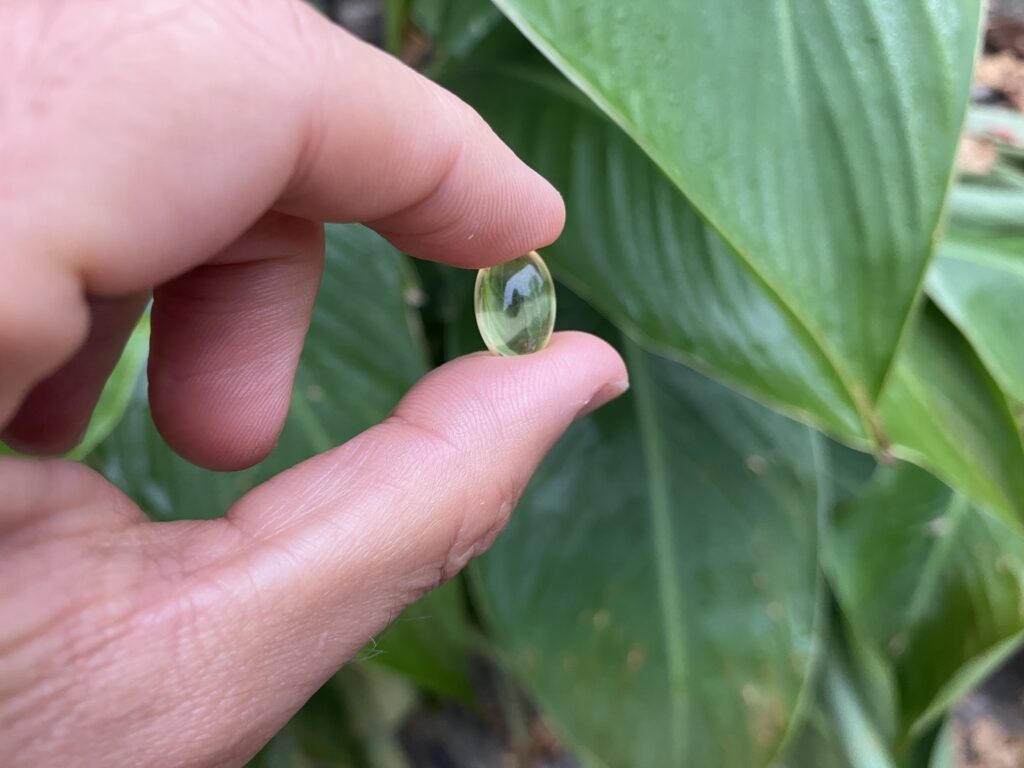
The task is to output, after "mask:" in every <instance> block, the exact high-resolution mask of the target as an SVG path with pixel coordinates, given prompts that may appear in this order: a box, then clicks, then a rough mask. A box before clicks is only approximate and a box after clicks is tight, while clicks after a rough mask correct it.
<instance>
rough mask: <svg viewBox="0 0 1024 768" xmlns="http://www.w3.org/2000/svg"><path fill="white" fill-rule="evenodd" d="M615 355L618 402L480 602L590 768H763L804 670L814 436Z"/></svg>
mask: <svg viewBox="0 0 1024 768" xmlns="http://www.w3.org/2000/svg"><path fill="white" fill-rule="evenodd" d="M569 299H571V297H568V296H566V295H565V293H564V292H563V295H562V297H561V298H560V302H561V306H562V307H565V308H569V306H570V304H571V303H572V302H571V301H569ZM569 314H570V315H571V314H572V313H571V312H570V313H569ZM563 323H564V318H563ZM626 348H627V356H628V362H629V365H630V371H631V375H632V390H631V391H630V393H629V394H627V395H626V396H624V397H623V398H621V399H619V400H618V401H616V402H615V403H613V404H611V405H610V406H607V407H605V408H603V409H601V410H600V411H598V412H597V413H596V414H594V416H593V417H590V418H587V419H585V420H584V421H582V422H579V423H577V424H576V425H575V426H573V427H572V429H570V431H569V433H568V434H567V436H566V437H565V438H564V439H563V440H562V441H561V442H560V443H559V444H558V445H557V446H556V447H555V448H554V450H553V451H552V452H551V454H550V455H549V456H548V458H547V460H546V461H545V462H544V463H543V465H542V466H541V468H540V469H539V471H538V473H537V475H536V476H535V477H534V479H533V481H532V482H531V484H530V486H529V487H528V488H527V490H526V492H525V494H524V496H523V498H522V500H521V501H520V503H519V505H518V507H517V510H516V514H515V515H514V516H513V519H512V522H511V524H510V526H509V528H508V530H507V531H506V532H505V533H504V534H503V535H502V537H500V538H499V540H498V542H497V543H496V544H495V546H494V548H493V549H492V550H491V552H489V553H488V554H487V555H485V556H484V557H483V558H482V559H481V560H480V561H479V562H478V564H477V566H476V567H475V569H474V571H473V575H474V577H475V578H474V583H475V586H476V588H477V589H476V594H477V596H478V597H479V601H480V603H481V605H482V606H483V609H484V615H485V617H486V618H487V619H488V624H489V625H490V626H491V628H492V629H493V631H494V634H495V636H496V638H497V639H498V641H499V642H500V643H501V645H502V646H503V647H504V648H505V649H506V651H507V652H508V655H509V658H510V659H511V663H512V664H513V666H514V668H515V669H516V671H517V672H518V673H519V674H520V675H521V676H522V678H523V679H524V680H525V682H526V683H527V686H528V688H529V690H530V691H531V693H532V694H533V695H534V696H535V697H536V698H537V700H538V701H539V703H540V705H541V708H542V710H543V711H544V712H545V714H546V715H547V717H549V718H550V719H551V720H552V721H553V722H554V723H555V724H556V726H557V727H558V729H559V730H560V732H561V734H562V735H563V737H564V738H566V739H567V740H568V741H569V743H570V745H571V747H572V748H573V749H574V750H575V751H576V752H577V753H578V754H581V755H583V756H585V757H587V758H588V759H589V760H590V761H591V762H592V763H594V764H597V765H629V766H648V765H649V766H664V765H708V766H712V765H713V766H720V767H722V768H728V766H742V768H751V767H752V766H757V765H767V764H768V763H769V762H770V761H771V759H772V757H773V756H774V755H775V754H776V752H777V751H778V749H779V747H780V744H781V743H782V742H783V740H784V739H785V737H786V734H787V732H788V731H789V729H790V728H791V727H792V725H793V723H794V721H795V720H796V718H797V717H798V711H799V709H800V707H801V702H802V701H803V699H804V697H805V695H806V689H807V687H808V680H809V677H810V675H811V673H812V669H813V667H814V665H815V662H816V658H817V655H818V647H819V636H820V634H821V631H822V621H823V616H822V610H821V609H822V590H821V580H820V577H819V572H818V568H817V559H816V558H817V537H818V526H819V518H820V515H821V513H822V512H823V510H824V509H825V506H826V505H827V504H828V502H829V499H828V492H827V489H824V488H823V478H824V477H825V473H826V472H827V468H826V467H825V466H824V464H825V461H826V458H825V453H824V450H823V445H822V440H821V438H820V437H819V436H818V435H816V434H815V433H813V432H812V431H811V430H809V429H807V428H806V427H803V426H801V425H799V424H796V423H795V422H792V421H789V420H787V419H785V418H784V417H781V416H778V415H776V414H773V413H771V412H770V411H767V410H766V409H764V408H763V407H761V406H759V405H757V404H755V403H753V402H752V401H750V400H748V399H746V398H744V397H742V396H740V395H737V394H734V393H733V392H731V391H730V390H728V389H725V388H724V387H722V386H720V385H718V384H715V383H713V382H711V381H709V380H708V379H705V378H704V377H702V376H700V375H699V374H696V373H694V372H692V371H690V370H688V369H686V368H685V367H683V366H681V365H678V364H676V363H672V362H670V361H667V360H664V359H661V358H658V357H655V356H653V355H650V354H648V353H646V352H643V351H642V350H640V349H639V348H637V347H636V346H634V345H632V344H628V343H627V345H626ZM524 564H529V565H528V567H524Z"/></svg>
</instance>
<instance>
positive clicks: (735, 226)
mask: <svg viewBox="0 0 1024 768" xmlns="http://www.w3.org/2000/svg"><path fill="white" fill-rule="evenodd" d="M494 1H495V4H496V5H497V6H498V7H499V8H501V9H502V10H503V11H504V12H505V13H506V15H507V16H508V17H509V18H510V19H511V20H512V21H513V23H515V24H516V25H517V26H518V27H519V28H520V29H521V30H522V31H523V32H524V33H525V34H526V36H527V37H529V38H530V39H531V40H532V41H533V42H534V43H535V44H536V45H537V47H538V48H540V49H541V50H542V51H543V52H544V53H545V54H546V55H547V56H548V57H549V58H550V59H551V60H552V61H553V62H554V63H555V64H556V65H557V66H558V67H559V68H560V69H561V70H562V71H563V72H564V73H565V74H566V75H567V76H568V77H569V79H570V80H572V81H573V82H574V83H575V84H576V85H577V86H579V88H580V89H581V90H582V91H583V92H584V93H586V94H587V95H588V96H589V97H590V98H591V99H592V100H593V101H594V102H595V103H596V104H598V105H599V106H600V107H601V109H602V110H603V111H604V112H605V113H607V114H608V115H609V116H610V117H611V118H612V119H613V120H614V121H615V122H616V123H617V124H619V125H620V126H621V127H622V128H623V129H624V130H625V131H626V133H627V134H629V136H630V137H631V138H632V139H633V140H635V141H636V143H637V144H638V145H639V146H640V147H642V148H643V150H644V151H645V152H646V153H647V155H649V156H650V157H651V158H652V159H653V160H654V162H655V163H657V165H658V166H660V168H661V169H663V171H664V173H665V175H666V176H667V177H668V178H669V179H670V180H671V181H672V182H673V183H674V184H675V185H676V186H677V187H678V188H679V189H680V190H681V191H682V192H683V193H684V194H685V195H686V197H687V198H688V199H689V200H690V201H691V202H692V204H693V205H694V207H695V208H696V209H697V210H698V211H699V212H700V214H701V216H702V217H703V218H705V219H707V221H708V222H710V224H711V225H712V227H713V228H714V229H715V230H716V231H717V232H718V233H719V235H720V236H721V238H720V239H718V238H715V239H714V241H713V242H711V243H709V244H707V245H704V246H701V245H700V244H699V239H698V238H697V236H696V235H693V234H691V235H690V236H689V237H687V233H688V231H690V230H694V229H695V228H696V222H695V221H688V220H687V219H686V218H685V217H679V216H678V215H676V216H670V215H668V214H669V211H671V210H673V208H674V206H675V204H674V203H668V204H662V205H661V206H660V208H659V209H657V213H656V214H655V215H653V216H650V217H647V216H643V217H641V220H639V221H638V220H637V216H636V214H637V210H642V208H640V207H639V206H633V205H631V202H632V200H631V197H630V196H629V195H628V194H627V193H626V192H625V190H624V189H623V187H624V186H625V185H624V184H623V182H628V177H627V175H626V174H628V173H630V169H629V168H627V167H626V166H624V165H623V164H622V163H618V164H616V163H615V159H616V154H615V151H614V148H612V149H611V150H610V151H609V152H608V154H607V155H606V158H607V161H606V162H602V163H599V164H598V165H597V166H596V167H595V169H594V170H593V171H592V172H591V173H589V174H587V173H586V172H585V171H583V170H581V169H580V167H579V166H580V165H582V164H581V163H577V164H576V165H577V167H576V171H577V173H578V174H580V179H583V178H584V177H585V176H589V181H590V182H591V183H592V184H594V188H593V189H592V190H591V192H590V194H591V196H592V197H600V196H602V195H604V196H609V197H611V196H615V195H619V196H620V200H619V204H618V205H612V206H611V207H608V206H605V205H597V206H595V207H594V210H593V212H592V214H591V216H592V217H594V216H606V217H608V218H609V219H612V220H614V224H613V226H618V227H620V228H622V229H623V230H624V233H625V234H627V235H636V236H638V237H639V238H640V242H638V243H636V244H635V245H634V246H633V247H629V248H625V249H621V248H620V249H617V250H616V251H614V252H613V253H614V256H613V258H612V259H610V261H609V265H608V266H611V267H614V268H613V269H612V268H604V269H600V268H599V269H595V270H593V271H592V272H591V273H590V274H588V275H585V276H577V277H578V278H579V279H578V280H576V281H575V282H574V283H573V284H574V285H579V286H581V288H582V289H583V290H584V292H585V293H586V294H587V295H588V296H590V297H592V298H593V299H594V300H595V301H596V302H597V303H598V304H599V306H602V308H603V307H604V306H606V305H608V304H610V303H611V299H609V296H610V295H611V294H615V293H621V292H625V293H626V294H627V295H626V296H625V297H622V299H621V300H622V301H623V302H625V303H629V304H632V305H637V306H636V308H635V312H634V313H633V314H634V315H640V314H642V313H650V314H652V315H654V318H652V322H649V323H648V324H646V325H645V326H642V327H644V328H645V330H646V331H647V333H648V335H649V336H650V337H651V338H653V339H654V340H656V341H661V342H663V343H667V344H671V345H672V346H674V347H677V348H680V349H684V350H685V348H686V345H685V344H683V345H680V344H679V343H678V342H679V339H680V337H686V336H687V335H690V334H691V333H692V331H691V329H690V328H689V327H688V326H687V325H686V324H684V323H680V322H679V320H678V318H679V316H680V314H684V313H685V312H686V310H685V309H682V310H678V311H676V312H671V313H668V314H665V313H663V312H662V311H661V310H662V307H661V306H658V307H657V308H654V307H653V306H651V305H654V304H655V303H656V301H652V300H651V299H650V298H649V297H648V294H654V295H658V294H662V295H664V296H668V297H672V298H674V299H676V300H677V301H679V302H680V303H683V302H684V301H685V300H686V299H685V297H687V296H688V295H689V294H690V293H691V292H692V291H693V290H694V289H693V288H688V287H687V286H686V285H685V283H686V282H687V280H689V279H691V277H692V272H691V270H694V269H695V270H697V271H700V270H702V269H706V268H707V267H705V266H704V263H705V262H710V263H711V264H712V265H713V266H714V267H715V268H720V269H721V270H722V271H723V272H724V273H725V274H724V275H723V276H722V278H721V279H720V280H719V281H716V282H711V283H706V282H702V283H700V285H699V289H700V290H706V291H712V292H715V293H716V294H718V296H719V301H718V302H717V304H718V306H719V307H720V308H721V310H720V311H721V312H722V313H727V312H728V310H730V309H735V308H737V307H743V306H744V302H745V301H746V300H747V296H745V295H744V291H747V292H748V293H749V292H750V290H751V289H750V288H749V287H748V286H749V285H750V284H751V283H756V284H757V290H756V291H754V294H755V295H754V297H753V302H752V303H753V304H754V309H751V310H750V311H749V312H748V313H747V314H748V318H761V317H762V316H764V315H767V316H766V317H765V321H766V322H768V323H771V324H773V325H777V326H779V334H778V336H775V337H770V336H768V334H767V333H760V334H755V335H754V336H753V340H752V341H750V342H748V344H747V345H748V346H749V349H747V350H745V352H746V354H745V355H744V356H743V362H744V364H745V365H747V366H748V367H749V368H751V369H752V370H753V371H756V372H757V373H758V374H759V376H760V378H762V379H769V380H772V381H776V380H780V378H783V377H784V378H785V379H786V382H785V383H784V384H783V383H780V384H779V385H778V388H777V390H776V392H775V394H776V395H780V396H781V400H782V403H784V404H785V405H787V406H788V407H789V409H790V410H791V411H792V410H804V411H806V412H808V413H809V414H810V415H811V416H812V417H813V418H815V420H816V421H817V422H818V423H820V424H822V425H824V426H826V427H830V428H834V427H835V426H836V425H837V424H842V425H843V426H844V427H845V429H844V431H845V432H850V431H853V428H852V425H853V424H859V429H858V430H856V431H859V432H860V433H861V435H862V436H865V437H873V435H874V431H875V427H876V426H877V425H878V419H877V414H876V409H877V406H878V401H879V398H880V395H881V392H882V387H883V384H884V383H885V380H886V377H887V374H888V372H889V370H890V368H891V367H892V364H893V360H894V359H895V357H896V354H897V350H898V347H899V344H900V339H901V337H902V335H903V333H904V329H905V328H906V327H907V325H908V321H909V318H910V316H911V311H912V308H913V306H914V303H915V299H916V296H917V294H918V290H919V287H920V284H921V282H922V280H923V276H924V272H925V268H926V266H927V262H928V259H929V255H930V253H931V250H932V244H933V237H934V234H935V231H936V229H937V226H938V222H939V217H940V213H941V209H942V205H943V200H944V198H945V192H946V189H947V186H948V182H949V177H950V173H951V170H952V165H953V158H954V154H955V151H956V146H957V141H958V137H959V133H960V128H961V123H962V122H963V118H964V109H965V105H966V102H967V95H968V89H969V85H970V79H971V78H970V76H971V69H972V67H971V63H972V60H973V55H974V51H975V46H976V40H977V34H978V25H979V19H980V16H981V13H980V11H981V8H980V6H981V3H980V2H979V0H864V1H863V2H847V1H846V0H818V1H817V2H807V3H792V2H789V1H788V0H787V1H782V0H780V1H778V2H767V3H764V2H762V3H751V2H749V0H720V2H717V3H714V4H709V3H701V2H692V1H691V0H635V1H634V2H629V3H627V2H621V0H589V1H588V2H550V0H494ZM493 90H494V92H495V94H496V95H498V96H499V98H504V99H506V100H507V101H510V102H511V108H512V109H516V108H518V106H519V105H518V103H517V101H516V100H513V99H511V98H509V96H508V95H506V94H505V93H503V92H502V90H501V89H499V88H494V89H493ZM538 130H540V129H538ZM599 149H603V148H601V147H600V145H599ZM549 151H550V153H551V154H552V155H554V154H555V153H556V150H555V149H554V148H553V149H551V150H549ZM576 151H579V152H580V154H584V155H586V154H587V153H588V151H589V153H590V156H591V157H592V156H593V155H594V152H593V151H592V150H588V147H587V146H586V143H583V145H582V146H581V147H580V149H579V150H575V149H574V152H576ZM563 153H564V154H566V155H567V154H568V153H567V152H565V151H564V150H563ZM649 178H650V173H649V171H643V172H642V173H641V174H640V181H641V182H646V183H648V184H649V183H650V182H649V181H648V179H649ZM652 186H653V185H652ZM639 188H640V189H641V190H642V189H643V186H642V184H641V185H640V186H639ZM634 191H635V187H634ZM641 194H642V195H643V192H641ZM653 194H654V193H653V191H649V192H648V195H653ZM662 194H663V193H662ZM642 202H643V203H650V202H652V200H651V197H647V198H646V199H644V200H643V201H642ZM690 218H691V219H693V217H692V215H691V217H690ZM602 229H607V228H602ZM679 230H682V232H680V231H679ZM659 237H666V238H667V239H669V240H672V241H674V243H675V245H674V247H675V248H676V249H678V251H679V252H683V253H687V259H686V262H685V263H684V262H683V261H682V260H680V259H677V258H666V253H665V250H664V249H659V248H653V249H652V248H650V245H652V242H653V244H655V245H657V244H658V240H657V238H659ZM624 239H625V238H624ZM615 245H616V246H622V245H623V241H622V240H620V241H619V242H617V243H616V244H615ZM694 251H696V252H694ZM590 255H591V254H590V253H589V249H588V252H585V253H584V254H580V256H579V258H580V259H583V258H585V257H586V256H590ZM661 261H664V262H665V263H659V262H661ZM691 261H692V262H696V266H691V264H690V262H691ZM725 262H729V263H728V265H727V266H723V265H724V264H725ZM600 266H605V265H600ZM738 272H742V273H744V275H745V276H746V277H745V279H744V284H743V285H742V286H741V287H740V286H736V285H735V283H736V277H735V276H734V273H738ZM609 276H613V277H614V278H615V279H614V280H612V281H610V280H609V279H608V278H609ZM620 280H621V281H626V280H630V281H642V284H643V286H644V287H645V288H646V290H645V291H642V292H641V291H637V290H635V289H634V284H635V283H626V284H623V283H620V282H619V281H620ZM659 280H661V281H660V282H659ZM601 299H604V300H601ZM657 303H658V304H663V303H664V302H663V301H660V302H657ZM765 303H767V304H769V305H771V311H770V312H768V313H765V312H764V311H763V310H762V307H761V305H763V304H765ZM725 317H726V320H728V319H731V316H730V314H726V316H725ZM716 319H718V318H716ZM726 320H722V319H718V325H719V326H724V329H720V334H721V335H723V336H724V335H726V334H727V332H728V331H733V332H739V331H740V329H739V328H736V327H735V326H733V325H731V324H730V323H728V322H726ZM658 321H660V322H661V323H662V324H663V326H664V327H663V328H658V327H657V325H656V323H657V322H658ZM748 321H749V320H748ZM744 331H745V329H744ZM766 337H767V338H777V339H778V343H779V345H780V346H781V347H782V349H781V350H773V349H771V348H770V347H769V348H768V349H764V347H763V345H760V344H757V341H760V340H762V339H765V338H766ZM793 338H799V340H800V343H799V349H797V348H795V347H794V345H793V344H792V342H791V339H793ZM757 352H760V354H756V353H757ZM705 359H706V358H705ZM812 372H813V373H812ZM809 373H812V381H813V382H814V384H806V385H804V386H799V387H793V385H792V382H794V381H798V380H799V379H801V378H805V377H806V376H807V375H808V374H809ZM742 382H743V383H744V384H747V385H748V386H750V385H751V384H757V383H759V382H758V381H756V380H753V381H751V380H750V379H749V378H745V379H743V380H742ZM812 386H816V387H818V388H819V391H815V392H809V391H808V390H809V388H810V387H812ZM791 389H792V394H791V395H787V394H786V393H787V392H789V391H790V390H791ZM814 395H816V397H814ZM822 400H824V402H821V401H822ZM880 442H884V438H881V439H880Z"/></svg>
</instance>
